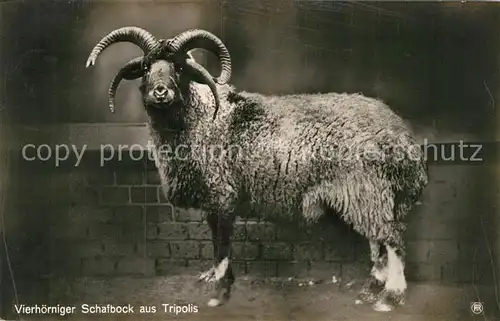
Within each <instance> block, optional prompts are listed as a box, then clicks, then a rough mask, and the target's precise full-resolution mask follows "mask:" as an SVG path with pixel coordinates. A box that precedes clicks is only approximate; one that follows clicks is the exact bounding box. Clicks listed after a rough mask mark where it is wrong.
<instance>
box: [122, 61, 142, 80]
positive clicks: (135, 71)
mask: <svg viewBox="0 0 500 321" xmlns="http://www.w3.org/2000/svg"><path fill="white" fill-rule="evenodd" d="M121 72H122V78H123V79H125V80H134V79H137V78H141V77H142V76H143V75H144V68H143V57H137V58H134V59H132V60H130V61H129V62H128V63H127V64H126V65H125V66H123V68H122V69H121Z"/></svg>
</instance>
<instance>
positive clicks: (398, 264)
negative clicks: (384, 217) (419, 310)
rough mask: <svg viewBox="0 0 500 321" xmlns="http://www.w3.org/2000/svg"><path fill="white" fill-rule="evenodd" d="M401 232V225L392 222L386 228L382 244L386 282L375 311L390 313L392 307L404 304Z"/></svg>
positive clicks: (404, 287)
mask: <svg viewBox="0 0 500 321" xmlns="http://www.w3.org/2000/svg"><path fill="white" fill-rule="evenodd" d="M403 230H404V226H403V224H402V223H396V222H392V223H391V224H389V226H387V233H386V237H385V240H384V241H383V242H382V243H383V244H384V246H385V248H386V250H387V281H386V282H385V287H384V289H383V290H382V291H381V292H380V294H379V296H378V299H377V302H376V303H375V304H374V306H373V308H374V310H376V311H391V310H392V309H393V308H394V306H397V305H403V304H404V301H405V293H406V287H407V284H406V278H405V273H404V266H405V261H404V257H405V246H404V242H403V238H402V234H403Z"/></svg>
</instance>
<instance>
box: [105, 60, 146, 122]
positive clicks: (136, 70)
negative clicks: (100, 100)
mask: <svg viewBox="0 0 500 321" xmlns="http://www.w3.org/2000/svg"><path fill="white" fill-rule="evenodd" d="M142 60H143V57H137V58H134V59H132V60H130V61H129V62H127V63H126V64H125V66H123V67H122V68H121V69H120V70H119V71H118V73H117V74H116V75H115V77H114V78H113V80H112V81H111V84H110V85H109V89H108V101H109V109H110V110H111V112H112V113H114V112H115V96H116V91H117V90H118V86H119V85H120V82H121V81H122V80H123V79H125V80H133V79H137V78H140V77H142V74H143V72H142Z"/></svg>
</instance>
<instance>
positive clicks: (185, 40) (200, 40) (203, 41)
mask: <svg viewBox="0 0 500 321" xmlns="http://www.w3.org/2000/svg"><path fill="white" fill-rule="evenodd" d="M165 46H166V47H167V48H168V49H169V50H170V51H172V52H173V53H186V52H188V51H189V50H192V49H195V48H200V49H205V50H208V51H210V52H212V53H213V54H215V55H216V56H217V58H219V62H220V66H221V74H220V75H219V77H214V81H215V82H217V83H218V84H221V85H223V84H226V83H227V82H228V81H229V79H230V78H231V56H230V55H229V51H228V50H227V48H226V46H225V45H224V43H223V42H222V40H220V39H219V38H218V37H217V36H215V35H214V34H212V33H211V32H208V31H206V30H202V29H191V30H187V31H184V32H182V33H180V34H178V35H177V36H175V37H174V38H172V39H170V40H168V41H167V42H166V44H165Z"/></svg>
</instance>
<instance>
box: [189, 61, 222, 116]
mask: <svg viewBox="0 0 500 321" xmlns="http://www.w3.org/2000/svg"><path fill="white" fill-rule="evenodd" d="M184 67H185V68H186V70H187V71H188V72H190V73H191V74H192V75H193V76H194V80H195V81H196V82H198V83H201V84H205V85H207V86H208V87H209V88H210V90H211V91H212V94H213V95H214V99H215V111H214V116H213V119H214V120H215V118H216V117H217V112H218V111H219V107H220V99H219V93H218V92H217V87H216V85H215V82H214V79H213V77H212V75H210V73H209V72H208V71H207V70H206V69H205V68H203V66H202V65H200V64H199V63H197V62H196V61H194V60H193V59H187V60H186V61H185V64H184Z"/></svg>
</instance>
